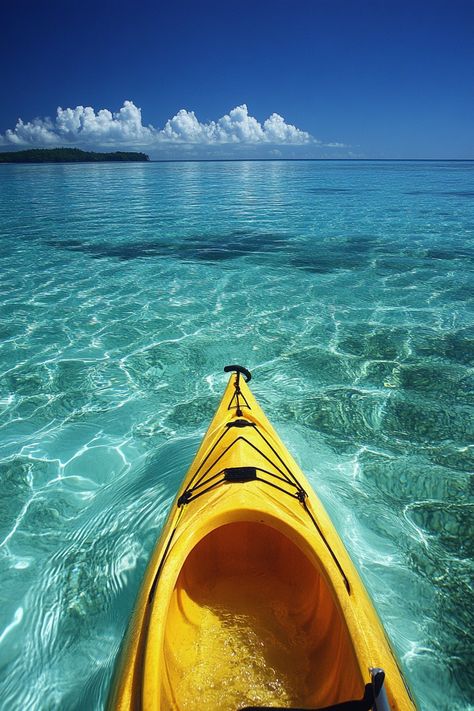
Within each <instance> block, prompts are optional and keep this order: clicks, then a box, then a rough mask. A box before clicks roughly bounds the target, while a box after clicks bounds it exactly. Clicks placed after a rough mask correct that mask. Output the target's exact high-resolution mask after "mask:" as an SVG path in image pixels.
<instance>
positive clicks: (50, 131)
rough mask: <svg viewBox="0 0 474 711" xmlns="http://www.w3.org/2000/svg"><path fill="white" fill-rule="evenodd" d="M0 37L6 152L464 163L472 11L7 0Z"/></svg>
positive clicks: (471, 134) (378, 1) (471, 97)
mask: <svg viewBox="0 0 474 711" xmlns="http://www.w3.org/2000/svg"><path fill="white" fill-rule="evenodd" d="M2 25H3V31H2V43H1V46H0V61H1V65H0V66H1V87H2V91H1V101H0V145H1V146H2V150H5V149H11V148H25V147H31V146H39V145H45V146H53V145H77V146H79V147H86V148H96V149H100V148H105V149H113V148H133V149H137V150H138V149H143V150H145V151H146V152H147V153H149V154H150V155H151V156H152V157H155V158H173V157H176V158H183V157H184V158H185V157H189V158H193V157H224V158H225V157H236V158H238V157H243V158H257V157H301V158H303V157H333V158H337V157H341V158H344V157H364V158H371V157H373V158H471V159H473V158H474V41H473V37H474V0H446V1H438V0H429V1H428V0H426V1H421V0H411V2H405V1H404V0H400V1H398V2H396V1H394V0H273V1H272V2H267V1H266V0H253V1H252V2H248V1H247V0H239V2H236V1H234V2H223V1H222V0H221V1H220V2H218V1H217V0H199V2H197V1H196V0H194V1H191V0H181V1H180V2H165V1H155V2H150V1H148V0H142V1H141V2H139V3H132V2H131V1H129V0H127V1H125V0H114V1H113V2H111V1H110V0H94V2H90V1H89V0H82V1H76V0H61V1H60V2H59V1H57V0H47V1H46V2H45V3H39V2H37V0H34V1H33V0H17V2H15V3H13V2H12V3H4V4H3V6H2ZM124 102H127V103H126V104H124ZM58 107H61V108H62V112H61V113H60V114H57V109H58ZM87 107H89V108H87ZM100 110H105V111H102V113H100V114H99V113H98V112H99V111H100ZM19 119H21V123H17V122H18V120H19ZM265 122H266V123H265Z"/></svg>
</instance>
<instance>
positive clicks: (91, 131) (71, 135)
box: [0, 101, 316, 148]
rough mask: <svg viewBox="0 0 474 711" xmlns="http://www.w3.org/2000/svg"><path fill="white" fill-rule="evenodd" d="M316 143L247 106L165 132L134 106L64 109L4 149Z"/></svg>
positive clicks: (7, 139) (181, 116) (8, 139)
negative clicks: (146, 120)
mask: <svg viewBox="0 0 474 711" xmlns="http://www.w3.org/2000/svg"><path fill="white" fill-rule="evenodd" d="M314 142H316V141H315V139H313V137H312V136H311V135H310V134H309V133H307V132H306V131H302V130H300V129H299V128H296V126H293V125H292V124H288V123H286V121H285V119H284V118H283V117H282V116H279V115H278V114H276V113H274V114H272V115H271V116H270V117H269V118H268V119H267V120H266V121H264V123H263V124H262V123H260V122H259V121H258V120H257V119H256V118H254V117H253V116H251V115H250V114H249V112H248V108H247V106H246V105H245V104H242V105H241V106H237V107H236V108H234V109H232V111H229V113H228V114H226V115H225V116H222V117H221V118H220V119H218V120H217V121H209V122H208V123H202V122H200V121H199V119H198V118H197V116H196V114H195V113H194V111H188V110H186V109H181V110H180V111H178V113H177V114H176V115H175V116H173V117H172V118H170V119H169V120H168V121H167V122H166V123H165V125H164V127H163V128H156V127H154V126H152V125H149V126H144V125H143V123H142V114H141V109H140V108H138V107H137V106H135V104H134V103H133V102H132V101H125V102H124V104H123V106H122V108H121V109H120V110H119V111H117V112H115V113H112V112H111V111H109V110H108V109H100V110H99V111H97V112H96V111H95V110H94V109H93V108H92V107H91V106H76V108H74V109H71V108H68V109H63V108H61V107H59V108H58V109H57V112H56V117H55V118H54V119H50V118H44V119H42V118H36V119H34V120H32V121H28V122H24V121H23V120H22V119H18V122H17V124H16V126H15V128H12V129H8V130H7V131H5V133H4V134H3V136H2V135H1V134H0V143H2V144H3V145H10V146H26V147H29V146H53V145H58V146H60V145H61V146H62V145H83V146H87V147H100V146H107V147H110V146H117V147H125V146H130V147H143V148H146V147H150V148H153V147H155V148H159V147H160V146H166V145H173V144H174V145H176V144H182V145H184V144H190V145H195V146H218V145H223V144H230V145H237V144H240V145H258V144H274V145H293V146H296V145H303V144H308V143H314Z"/></svg>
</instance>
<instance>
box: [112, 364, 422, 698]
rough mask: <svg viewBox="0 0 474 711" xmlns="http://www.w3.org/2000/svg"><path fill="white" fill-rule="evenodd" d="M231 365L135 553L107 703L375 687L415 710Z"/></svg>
mask: <svg viewBox="0 0 474 711" xmlns="http://www.w3.org/2000/svg"><path fill="white" fill-rule="evenodd" d="M230 369H232V370H236V369H237V371H238V372H237V375H232V376H231V378H230V380H229V382H228V385H227V388H226V390H225V392H224V396H223V398H222V400H221V403H220V405H219V407H218V409H217V412H216V414H215V416H214V418H213V420H212V422H211V424H210V426H209V428H208V431H207V433H206V435H205V437H204V439H203V441H202V443H201V446H200V447H199V450H198V452H197V454H196V457H195V459H194V461H193V463H192V464H191V467H190V469H189V471H188V473H187V474H186V476H185V478H184V480H183V483H182V485H181V487H180V490H179V492H178V494H177V497H176V499H175V502H174V504H173V506H172V507H171V510H170V514H169V516H168V519H167V522H166V525H165V527H164V529H163V532H162V534H161V536H160V539H159V541H158V543H157V546H156V547H155V550H154V552H153V554H152V557H151V560H150V563H149V565H148V568H147V571H146V574H145V577H144V580H143V584H142V587H141V591H140V594H139V597H138V600H137V604H136V607H135V611H134V614H133V617H132V620H131V622H130V624H129V628H128V632H127V637H126V639H125V640H124V643H123V647H122V652H121V655H120V661H119V664H118V665H117V667H116V673H115V679H114V683H113V685H112V688H111V694H110V697H109V706H108V708H109V709H110V710H111V711H112V710H113V711H139V710H140V711H171V710H173V711H198V709H199V711H207V710H209V711H237V710H238V709H243V708H245V707H248V708H249V709H251V708H264V707H266V708H268V707H270V706H273V707H282V706H288V707H293V708H295V707H296V708H297V707H303V706H304V707H309V708H313V709H318V708H319V709H321V708H322V707H326V706H330V705H334V704H338V703H341V702H346V701H348V700H354V699H361V698H362V697H364V701H361V702H358V701H357V702H352V701H351V704H352V703H356V704H357V706H356V707H357V708H359V709H362V708H364V709H369V708H371V707H372V700H373V699H374V698H375V696H376V695H379V696H380V697H384V698H385V699H386V698H388V702H387V703H388V704H389V706H387V704H386V703H385V701H384V705H377V709H378V711H380V710H381V709H387V708H390V709H391V711H416V706H415V704H414V701H413V699H412V697H411V695H410V692H409V690H408V688H407V687H406V684H405V681H404V679H403V676H402V674H401V672H400V669H399V666H398V663H397V660H396V658H395V656H394V654H393V651H392V649H391V647H390V644H389V642H388V640H387V638H386V635H385V633H384V630H383V627H382V625H381V623H380V620H379V618H378V616H377V613H376V611H375V610H374V608H373V605H372V603H371V601H370V598H369V597H368V595H367V592H366V590H365V588H364V585H363V583H362V581H361V579H360V577H359V575H358V573H357V570H356V569H355V567H354V565H353V563H352V561H351V559H350V557H349V555H348V553H347V550H346V548H345V546H344V544H343V543H342V541H341V539H340V538H339V536H338V534H337V531H336V530H335V528H334V525H333V524H332V522H331V520H330V518H329V516H328V514H327V513H326V511H325V509H324V507H323V506H322V504H321V502H320V500H319V499H318V497H317V496H316V494H315V492H314V491H313V489H312V487H311V486H310V484H309V482H308V481H307V479H306V478H305V476H304V474H303V473H302V472H301V470H300V469H299V467H298V465H297V463H296V462H295V461H294V459H293V458H292V457H291V455H290V454H289V452H288V451H287V450H286V448H285V447H284V445H283V443H282V442H281V440H280V439H279V437H278V435H277V433H276V432H275V430H274V429H273V427H272V426H271V424H270V423H269V421H268V420H267V418H266V417H265V415H264V413H263V411H262V410H261V408H260V406H259V405H258V403H257V401H256V400H255V398H254V396H253V395H252V393H251V391H250V389H249V388H248V386H247V384H246V382H244V381H243V379H241V378H240V372H239V370H240V371H243V369H241V368H239V367H238V366H237V367H236V366H231V367H230ZM381 669H383V670H384V672H385V674H384V672H382V671H381ZM384 677H385V684H384ZM382 685H383V687H382ZM381 703H382V702H381ZM374 708H375V707H374Z"/></svg>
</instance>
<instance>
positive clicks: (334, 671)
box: [163, 522, 364, 711]
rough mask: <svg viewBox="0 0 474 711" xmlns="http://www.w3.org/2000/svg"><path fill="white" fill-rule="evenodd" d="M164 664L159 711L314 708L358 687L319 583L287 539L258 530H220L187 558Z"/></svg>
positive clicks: (240, 525)
mask: <svg viewBox="0 0 474 711" xmlns="http://www.w3.org/2000/svg"><path fill="white" fill-rule="evenodd" d="M164 656H165V658H166V660H167V662H166V672H165V674H166V676H167V683H166V684H165V688H166V689H167V694H166V695H168V694H170V697H169V698H167V699H163V706H164V708H166V707H169V708H179V709H183V711H198V709H220V710H222V711H227V709H229V711H231V710H232V711H235V710H236V709H238V708H242V707H243V706H245V705H251V704H259V705H271V704H277V705H279V706H301V705H307V704H311V705H312V706H316V707H318V706H323V705H325V704H326V702H327V700H328V698H330V699H332V698H354V697H357V696H361V695H362V690H363V687H364V682H363V679H362V677H361V674H360V671H359V668H358V665H357V659H356V657H355V654H354V650H353V648H352V645H351V640H350V636H349V634H348V631H347V627H346V626H345V624H344V619H343V617H342V615H341V614H340V613H339V611H338V610H337V607H336V606H335V604H334V601H333V597H332V596H331V594H330V590H329V588H328V586H327V584H326V582H325V580H324V578H323V576H322V575H321V574H320V573H319V572H318V571H317V570H316V568H315V567H314V565H313V564H312V563H311V562H310V561H309V560H308V558H307V557H306V556H305V555H304V554H303V553H302V552H301V551H300V549H299V548H298V547H297V546H296V545H295V544H294V543H293V542H292V541H291V540H290V539H289V538H287V537H286V536H285V535H283V534H282V533H280V532H279V531H277V530H276V529H274V528H271V527H270V526H267V525H264V524H262V523H257V522H236V523H231V524H226V525H224V526H221V527H220V528H218V529H215V530H214V531H212V532H211V533H209V534H208V535H207V536H206V537H205V538H204V539H202V540H201V541H200V543H198V545H197V546H196V547H195V548H194V549H193V550H192V551H191V553H190V555H189V556H188V558H187V560H186V562H185V564H184V566H183V568H182V570H181V573H180V575H179V577H178V580H177V582H176V586H175V588H174V590H173V594H172V599H171V604H170V607H169V610H168V615H167V620H166V631H165V654H164ZM342 659H343V660H344V674H343V675H342V674H340V673H339V662H338V660H342ZM216 661H217V663H216Z"/></svg>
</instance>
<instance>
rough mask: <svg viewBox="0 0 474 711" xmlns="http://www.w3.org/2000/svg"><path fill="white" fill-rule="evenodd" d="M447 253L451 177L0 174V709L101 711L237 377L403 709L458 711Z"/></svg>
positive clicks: (387, 173) (466, 471)
mask: <svg viewBox="0 0 474 711" xmlns="http://www.w3.org/2000/svg"><path fill="white" fill-rule="evenodd" d="M473 234H474V163H388V162H387V163H365V162H361V163H351V162H347V163H345V162H340V163H339V162H337V163H314V162H297V163H292V162H288V163H285V162H282V163H279V162H275V163H253V162H248V163H245V162H244V163H164V164H156V163H155V164H129V165H114V164H102V165H65V166H61V165H51V166H49V165H31V166H26V165H25V166H14V165H8V166H7V165H4V166H0V278H1V282H0V299H1V321H0V330H1V333H0V338H1V348H0V418H1V419H0V469H1V472H0V476H1V487H0V501H1V507H0V571H1V572H0V576H1V581H2V584H1V586H0V602H1V604H0V699H2V701H1V702H0V705H2V704H3V705H4V707H5V708H28V709H41V710H43V709H101V708H103V705H104V701H105V699H106V695H107V689H108V684H109V681H110V677H111V673H112V669H113V664H114V660H115V657H116V654H117V651H118V647H119V644H120V640H121V637H122V634H123V632H124V629H125V627H126V624H127V621H128V616H129V614H130V611H131V609H132V606H133V602H134V598H135V595H136V592H137V589H138V586H139V584H140V580H141V576H142V574H143V571H144V568H145V566H146V562H147V560H148V557H149V555H150V552H151V550H152V547H153V544H154V541H155V540H156V538H157V536H158V535H159V532H160V529H161V526H162V524H163V520H164V517H165V516H166V512H167V510H168V507H169V504H170V502H171V500H172V498H173V496H174V494H175V492H176V488H177V486H178V483H179V481H180V480H181V478H182V476H183V474H184V471H185V469H186V466H187V465H188V463H189V462H190V460H191V458H192V456H193V453H194V451H195V450H196V447H197V445H198V442H199V439H200V437H201V436H202V434H203V432H204V430H205V428H206V426H207V424H208V422H209V419H210V417H211V415H212V414H213V411H214V409H215V407H216V405H217V402H218V399H219V396H220V394H221V392H222V389H223V387H224V383H225V380H226V379H225V377H224V375H223V374H222V368H223V366H224V365H225V364H227V363H229V362H241V363H242V364H244V365H246V366H247V367H249V368H250V369H251V370H252V371H253V373H254V380H253V385H254V387H253V390H254V392H255V394H256V396H257V397H258V398H259V400H260V401H261V403H262V405H263V407H264V409H265V410H266V412H267V414H268V416H269V417H270V419H271V420H272V422H273V423H274V424H275V426H276V427H277V429H278V431H279V433H280V434H281V436H282V438H283V440H284V441H285V443H286V444H287V446H288V448H289V449H290V450H291V452H292V453H293V454H294V456H295V457H296V458H297V460H298V461H299V463H300V464H301V465H302V467H303V468H304V470H305V471H306V473H307V474H308V477H309V478H310V480H311V481H312V483H313V484H314V486H315V488H316V490H317V491H318V493H319V495H320V496H321V497H322V499H323V501H324V502H325V504H326V506H327V508H328V509H329V512H330V514H331V516H332V517H333V519H334V521H335V523H336V525H337V527H338V529H339V531H340V533H341V535H342V537H343V539H344V541H345V542H346V545H347V547H348V549H349V550H350V552H351V554H352V555H353V557H354V559H355V561H356V563H357V564H358V566H359V568H360V569H361V572H362V575H363V577H364V580H365V582H366V584H367V587H368V589H369V591H370V593H371V595H372V596H373V598H374V600H375V603H376V605H377V608H378V610H379V612H380V614H381V617H382V619H383V621H384V624H385V626H386V629H387V631H388V634H389V636H390V638H391V640H392V642H393V644H394V646H395V648H396V650H397V652H398V654H399V656H400V658H401V662H402V666H403V668H404V670H405V671H406V675H407V677H408V679H409V682H410V684H411V686H412V688H413V690H414V692H415V694H416V696H417V699H418V701H419V705H420V708H421V709H423V711H425V710H426V711H431V710H433V711H443V710H444V709H446V710H447V709H450V711H453V710H459V711H465V710H466V709H472V708H473V706H472V703H473V699H472V696H473V688H474V683H473V673H472V668H473V662H474V653H473V639H472V609H473V602H474V601H473V593H472V573H473V564H472V558H473V547H474V546H473V536H472V533H473V531H472V529H473V525H474V524H473V521H474V517H473V495H472V494H473V486H472V472H473V470H474V447H473V442H474V437H473V435H474V418H473V416H472V415H473V400H474V395H473V392H474V388H473V370H472V366H473V364H474V323H473V312H472V301H471V303H469V299H471V300H472V297H473V293H474V278H473V261H474V239H473ZM470 704H471V705H470Z"/></svg>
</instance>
